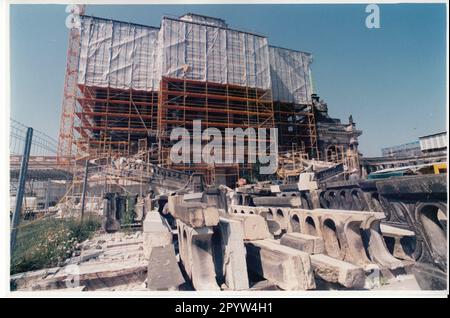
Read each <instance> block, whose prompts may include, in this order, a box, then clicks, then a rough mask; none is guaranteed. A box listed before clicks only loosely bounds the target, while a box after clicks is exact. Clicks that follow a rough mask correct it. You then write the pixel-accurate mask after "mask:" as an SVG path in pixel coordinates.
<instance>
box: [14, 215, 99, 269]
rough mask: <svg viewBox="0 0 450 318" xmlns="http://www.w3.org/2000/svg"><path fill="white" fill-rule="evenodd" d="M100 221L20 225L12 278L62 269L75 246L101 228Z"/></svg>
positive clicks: (56, 220)
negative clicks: (41, 271)
mask: <svg viewBox="0 0 450 318" xmlns="http://www.w3.org/2000/svg"><path fill="white" fill-rule="evenodd" d="M100 224H101V223H100V218H99V217H98V216H94V215H88V216H86V217H85V218H84V221H83V223H81V222H80V221H79V220H76V219H42V220H37V221H31V222H28V223H23V224H22V225H21V226H20V227H19V231H18V233H17V241H16V247H15V250H14V253H13V255H12V258H11V275H13V274H16V273H21V272H26V271H32V270H38V269H42V268H49V267H54V266H59V265H61V264H62V263H63V262H64V261H65V260H66V259H67V258H69V257H70V256H71V255H72V253H73V251H74V250H75V248H76V244H77V243H78V242H82V241H84V240H86V239H88V238H90V237H91V236H92V235H93V234H94V232H95V231H97V230H98V229H99V228H100Z"/></svg>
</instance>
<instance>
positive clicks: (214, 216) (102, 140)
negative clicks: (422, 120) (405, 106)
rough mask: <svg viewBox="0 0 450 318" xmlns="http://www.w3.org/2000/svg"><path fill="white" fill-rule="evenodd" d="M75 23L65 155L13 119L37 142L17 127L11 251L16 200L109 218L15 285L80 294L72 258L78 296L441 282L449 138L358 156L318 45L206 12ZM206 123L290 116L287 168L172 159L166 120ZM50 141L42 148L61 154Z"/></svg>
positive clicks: (252, 123)
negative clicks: (320, 83) (395, 154)
mask: <svg viewBox="0 0 450 318" xmlns="http://www.w3.org/2000/svg"><path fill="white" fill-rule="evenodd" d="M77 17H78V16H77ZM79 19H80V20H79V22H80V23H79V24H78V25H75V27H73V28H72V29H71V30H70V33H69V45H68V56H67V68H66V77H65V90H64V99H63V111H62V118H61V131H60V137H59V141H58V154H57V156H56V157H55V156H53V155H49V153H45V154H39V153H37V154H36V153H33V151H32V150H30V147H31V141H32V138H31V137H32V136H33V135H32V132H33V130H32V128H30V127H25V126H23V125H22V126H23V127H22V126H20V125H18V123H16V124H15V125H13V126H12V127H16V128H15V129H12V137H14V135H16V136H18V137H22V136H26V137H25V139H24V138H15V139H14V138H12V141H14V140H18V139H20V140H23V139H24V140H25V147H24V150H23V151H12V152H11V157H10V162H11V171H10V179H11V194H10V196H11V198H12V199H11V201H12V203H13V202H14V203H15V206H14V213H11V216H12V228H13V231H12V233H11V237H12V238H14V240H11V241H12V242H13V243H12V244H11V246H12V248H11V250H13V251H14V248H13V247H14V244H15V243H14V242H15V235H16V234H15V233H16V230H17V229H19V227H18V225H19V221H20V214H21V211H22V210H24V211H27V212H28V210H29V212H30V213H28V216H27V215H25V217H24V219H25V218H28V219H31V218H34V215H33V214H32V213H31V212H33V213H35V214H39V216H40V217H41V216H43V217H48V218H50V217H54V218H68V219H79V220H81V221H82V222H84V221H83V220H86V219H85V217H86V218H87V215H88V214H89V215H90V216H95V215H101V228H102V230H101V231H98V232H97V233H96V234H95V236H94V237H92V238H90V239H88V240H86V241H83V242H76V245H74V247H73V253H71V254H70V256H69V258H67V259H66V260H65V261H64V262H59V263H58V268H51V269H48V270H47V269H45V270H39V271H37V272H32V273H17V274H16V275H14V276H12V277H11V286H15V288H17V290H48V289H55V288H56V289H59V288H70V289H75V288H73V287H74V286H72V285H70V286H69V284H67V281H68V280H69V281H71V280H72V278H71V277H73V276H72V272H71V271H68V270H67V269H68V268H69V267H70V266H73V265H74V264H76V265H77V271H78V272H77V277H78V279H77V283H79V284H80V286H78V285H77V286H75V287H76V290H80V291H82V290H141V291H142V290H152V291H155V290H159V291H161V290H203V291H206V290H207V291H219V290H227V291H234V290H290V291H295V290H312V289H319V290H340V289H352V290H363V289H364V290H369V289H384V288H385V285H388V286H386V287H387V289H390V290H393V289H395V288H399V289H401V290H405V289H410V290H414V289H431V290H445V289H446V288H447V250H448V248H447V247H448V246H447V239H446V232H447V175H446V173H447V166H446V164H445V163H444V161H445V160H446V159H447V157H446V146H447V144H446V143H444V142H443V138H444V137H442V136H441V135H442V134H438V135H434V136H425V137H422V138H421V143H422V144H423V145H422V146H423V147H424V149H423V150H425V151H426V153H425V154H424V155H423V156H421V157H420V158H417V157H412V158H406V159H405V158H400V159H397V158H391V157H386V158H384V157H381V158H360V157H361V156H360V154H359V152H358V137H359V136H360V135H361V133H362V132H361V131H360V130H358V129H357V128H356V125H355V123H354V121H353V118H352V116H349V118H348V122H345V123H344V122H341V121H340V120H339V119H335V118H332V117H331V116H330V115H329V114H328V105H327V104H326V102H325V101H323V100H321V99H320V98H319V96H317V94H315V92H314V89H313V80H312V71H311V64H312V56H311V54H309V53H305V52H300V51H295V50H291V49H285V48H280V47H275V46H271V45H269V40H268V39H267V37H264V36H261V35H258V34H254V33H249V32H244V31H239V30H235V29H232V28H230V27H229V26H228V25H227V24H226V22H225V21H223V20H221V19H217V18H211V17H205V16H200V15H196V14H186V15H183V16H181V17H178V18H173V17H163V18H162V20H161V24H160V26H159V27H152V26H145V25H139V24H132V23H128V22H120V21H114V20H107V19H102V18H97V17H91V16H85V15H80V16H79ZM197 120H201V127H200V128H201V129H200V130H203V129H205V128H215V129H216V131H217V130H218V131H219V132H220V133H221V134H222V135H225V136H227V135H226V133H225V134H224V133H223V132H226V129H229V128H240V129H242V130H243V131H244V130H248V131H250V130H251V129H255V130H257V129H260V128H264V129H267V128H278V140H277V147H278V148H277V150H278V154H277V162H278V165H277V167H276V168H277V170H276V173H274V174H272V175H265V176H261V175H259V174H258V170H257V169H256V168H258V166H259V165H260V164H263V162H256V163H253V162H250V161H249V160H244V161H243V162H239V163H209V162H206V163H198V162H196V163H191V162H190V161H189V162H187V161H182V163H177V162H175V161H174V160H172V158H173V157H172V156H170V153H171V149H173V148H174V147H172V146H173V145H174V144H175V142H177V140H173V139H172V138H171V134H172V132H173V131H174V129H175V128H183V129H187V132H189V133H190V134H191V135H193V134H194V132H196V131H197V129H198V126H197V124H196V123H197V122H196V121H197ZM25 128H26V135H25V133H24V132H25ZM184 131H185V132H186V130H184ZM44 135H45V134H42V133H38V132H37V133H36V135H35V136H36V137H37V138H35V139H34V141H33V142H34V144H35V146H37V147H38V148H42V149H44V150H45V149H47V150H49V149H54V148H55V147H51V144H53V143H52V142H47V141H46V140H50V139H48V138H46V137H45V136H44ZM253 136H254V135H253ZM253 136H252V135H251V134H248V135H247V136H246V140H247V143H250V142H251V141H256V140H252V138H253ZM47 137H48V136H47ZM196 137H197V136H196ZM202 137H203V138H202V144H204V142H208V141H209V140H207V139H206V138H204V136H202ZM258 137H259V136H258ZM214 138H215V137H214ZM254 138H255V139H256V136H255V137H254ZM228 141H230V140H228ZM444 141H445V140H444ZM271 142H272V140H271V139H263V140H262V141H261V139H260V138H258V146H259V145H260V144H261V143H262V144H263V146H262V147H264V146H267V147H269V146H270V147H272V145H273V144H272V143H271ZM11 144H12V145H14V142H13V143H11ZM55 144H56V141H55ZM202 144H201V145H200V146H202ZM231 144H232V145H233V149H234V148H238V147H241V145H242V144H238V141H237V140H235V139H234V137H233V139H232V140H231ZM223 147H224V149H225V151H226V150H227V147H226V145H225V146H223ZM200 148H202V147H200ZM204 148H207V147H204ZM258 148H259V147H258ZM12 149H14V148H12ZM202 150H203V149H200V150H199V149H198V148H195V147H192V148H189V154H190V155H191V157H194V156H195V155H199V153H198V151H202ZM215 150H216V149H214V151H215ZM222 150H223V149H222ZM259 150H260V149H258V151H259ZM225 151H222V152H221V153H222V154H224V153H225ZM217 152H219V151H217ZM443 152H445V153H443ZM30 154H31V155H30ZM215 154H216V153H214V155H215ZM200 155H203V154H200ZM250 155H252V154H251V153H249V152H248V151H247V152H246V153H245V155H244V157H245V156H247V158H244V159H248V157H249V156H250ZM425 155H426V156H425ZM360 159H361V162H360ZM403 159H405V160H403ZM438 159H439V160H440V161H438ZM418 160H423V164H422V163H420V164H419V162H418ZM28 161H29V163H28ZM19 162H21V164H20V169H19ZM223 162H227V161H223ZM234 162H236V161H234ZM387 165H389V166H387ZM390 165H399V166H400V167H395V166H390ZM361 167H362V168H361ZM398 168H401V169H398ZM371 169H373V170H371ZM378 169H380V170H379V171H376V170H378ZM364 173H366V174H368V176H367V178H365V175H364ZM26 179H27V182H28V186H27V184H25V180H26ZM274 179H276V180H274ZM280 181H281V182H280ZM38 187H39V191H38ZM41 189H42V191H41ZM60 192H61V193H60ZM23 198H25V200H22V199H23ZM28 201H29V203H28ZM22 202H24V204H23V209H22V206H21V205H22ZM11 206H13V204H11ZM85 215H86V216H85ZM122 229H127V231H122ZM49 237H50V236H49ZM22 240H24V239H23V238H22ZM28 241H30V240H27V242H28ZM71 242H72V238H71ZM74 244H75V242H74ZM58 247H59V246H58ZM47 254H48V255H50V254H49V253H47ZM47 254H46V255H47ZM27 255H28V254H27ZM61 264H62V265H61ZM411 281H412V282H413V283H415V284H414V285H413V286H410V285H409V283H410V282H411ZM405 283H408V284H405ZM390 284H391V285H390ZM389 285H390V286H389Z"/></svg>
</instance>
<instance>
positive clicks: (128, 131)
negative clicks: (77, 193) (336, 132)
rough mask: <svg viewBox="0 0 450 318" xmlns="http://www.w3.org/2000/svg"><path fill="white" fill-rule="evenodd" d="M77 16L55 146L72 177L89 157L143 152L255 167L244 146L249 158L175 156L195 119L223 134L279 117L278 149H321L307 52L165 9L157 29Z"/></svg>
mask: <svg viewBox="0 0 450 318" xmlns="http://www.w3.org/2000/svg"><path fill="white" fill-rule="evenodd" d="M80 18H81V22H82V26H81V28H72V29H71V30H70V33H69V44H68V55H67V65H66V77H65V86H64V97H63V103H62V114H61V125H60V135H59V142H58V155H57V157H58V163H59V164H66V165H69V164H70V168H71V169H72V168H73V169H74V183H75V184H78V183H79V181H80V180H79V179H80V178H79V176H80V175H82V173H81V172H82V171H83V165H84V162H85V161H86V160H97V161H101V162H102V165H105V164H106V165H110V164H111V162H109V163H108V160H109V161H111V160H118V158H121V157H125V158H128V157H132V156H135V155H136V154H137V153H141V154H142V153H144V154H145V155H144V157H143V158H144V160H145V162H147V163H149V164H150V163H151V164H158V165H160V166H161V167H168V168H171V169H178V170H182V171H185V172H189V173H193V172H202V173H204V174H205V175H206V179H207V181H209V182H210V183H214V182H215V181H216V180H219V179H221V180H220V181H221V182H225V183H227V184H233V183H235V181H237V179H238V178H240V177H249V178H253V177H254V176H256V175H257V172H256V169H257V168H258V163H256V164H254V163H253V162H252V163H249V162H248V160H247V158H248V156H249V155H250V154H249V153H248V152H247V153H246V154H245V160H244V163H214V164H211V163H182V164H176V163H174V162H171V161H170V149H171V146H172V145H173V142H171V141H170V138H169V137H170V132H171V131H172V129H174V128H177V127H183V128H186V129H187V130H188V131H189V132H190V133H192V125H193V121H194V120H201V121H202V127H201V128H202V130H203V129H206V128H209V127H214V128H217V129H219V130H220V131H221V133H222V135H223V133H224V131H225V129H227V128H241V129H242V130H245V129H247V128H253V129H255V130H256V131H257V129H258V128H273V127H276V128H278V144H279V150H280V151H281V152H283V151H296V152H297V151H300V152H301V153H303V154H305V155H306V156H307V157H308V158H310V159H312V158H318V155H319V154H318V146H317V131H316V123H315V114H314V106H313V105H312V103H311V98H310V94H311V92H312V85H311V81H310V64H311V62H312V58H311V55H310V54H308V53H303V52H297V51H293V50H287V49H282V48H276V47H270V48H269V45H268V41H267V38H266V37H263V36H259V35H255V34H250V33H245V32H240V31H236V30H231V29H227V28H225V27H224V26H220V25H203V24H201V23H194V22H192V21H184V20H177V19H168V18H163V19H162V23H161V27H160V28H159V29H158V28H155V27H150V26H143V25H138V24H132V23H126V22H120V21H114V20H106V19H102V18H96V17H86V16H80ZM194 31H195V32H194ZM206 53H207V54H206ZM286 83H288V84H289V85H288V87H287V86H285V85H284V84H286ZM272 90H273V92H272ZM273 94H274V95H273ZM275 95H276V96H275ZM274 96H275V97H274ZM274 99H276V101H274ZM280 99H286V100H285V101H279V100H280ZM249 141H256V140H249V139H248V138H247V142H249ZM234 146H235V143H234V142H233V147H234ZM222 153H223V151H222ZM253 155H254V154H253ZM224 179H225V180H224Z"/></svg>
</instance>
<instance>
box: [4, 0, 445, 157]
mask: <svg viewBox="0 0 450 318" xmlns="http://www.w3.org/2000/svg"><path fill="white" fill-rule="evenodd" d="M10 8H11V11H10V23H11V24H10V41H11V42H10V62H11V65H10V75H11V117H12V118H13V119H15V120H18V121H20V122H21V123H23V124H25V125H27V126H31V127H33V128H35V129H37V130H40V131H43V132H45V133H46V134H48V135H50V136H52V137H54V138H55V139H57V138H58V133H59V121H60V116H61V102H62V94H63V87H64V74H65V60H66V54H67V36H68V29H67V28H66V27H65V19H66V17H67V13H66V12H65V8H66V6H65V5H43V4H42V5H11V7H10ZM365 8H366V5H362V4H352V5H328V4H323V5H304V4H301V5H300V4H298V5H292V4H286V5H275V4H273V5H127V6H123V5H122V6H119V5H116V6H115V5H88V6H87V8H86V14H87V15H94V16H98V17H104V18H111V19H117V20H123V21H129V22H133V23H140V24H145V25H153V26H159V24H160V19H161V16H163V15H166V16H180V15H182V14H183V13H186V12H194V13H198V14H203V15H209V16H214V17H219V18H222V19H224V20H226V22H227V23H228V25H229V26H230V27H232V28H236V29H240V30H245V31H253V32H255V33H258V34H262V35H265V36H267V37H268V39H269V43H270V44H271V45H276V46H281V47H286V48H292V49H295V50H301V51H306V52H310V53H312V54H313V57H314V62H313V65H312V74H313V81H314V88H315V91H316V93H317V94H319V96H320V97H321V98H323V99H324V100H325V101H326V102H327V103H328V110H329V114H330V115H331V116H332V117H336V118H340V119H341V120H342V121H343V122H347V121H348V117H349V115H350V114H351V115H353V119H354V121H355V122H356V125H357V128H358V129H361V130H362V131H363V135H362V136H361V137H360V139H359V144H360V151H361V152H362V153H363V155H364V156H379V155H381V148H383V147H386V146H394V145H398V144H402V143H408V142H412V141H415V140H417V138H418V137H419V136H423V135H427V134H432V133H436V132H441V131H445V130H446V116H447V110H446V69H447V66H446V60H445V57H446V42H445V41H446V29H447V27H446V23H447V22H446V8H445V4H385V5H379V8H380V28H379V29H368V28H367V27H366V25H365V20H366V17H367V15H368V13H366V12H365Z"/></svg>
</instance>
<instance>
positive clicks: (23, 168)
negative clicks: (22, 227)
mask: <svg viewBox="0 0 450 318" xmlns="http://www.w3.org/2000/svg"><path fill="white" fill-rule="evenodd" d="M32 139H33V128H31V127H28V129H27V137H26V140H25V148H24V150H23V156H22V163H21V164H20V173H19V186H18V187H17V194H16V207H15V209H14V214H13V218H12V225H11V242H10V249H11V251H10V253H11V255H12V254H13V252H14V247H15V245H16V238H17V227H18V226H19V221H20V213H21V211H22V202H23V195H24V192H25V180H26V178H27V171H28V160H29V159H30V151H31V141H32Z"/></svg>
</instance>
